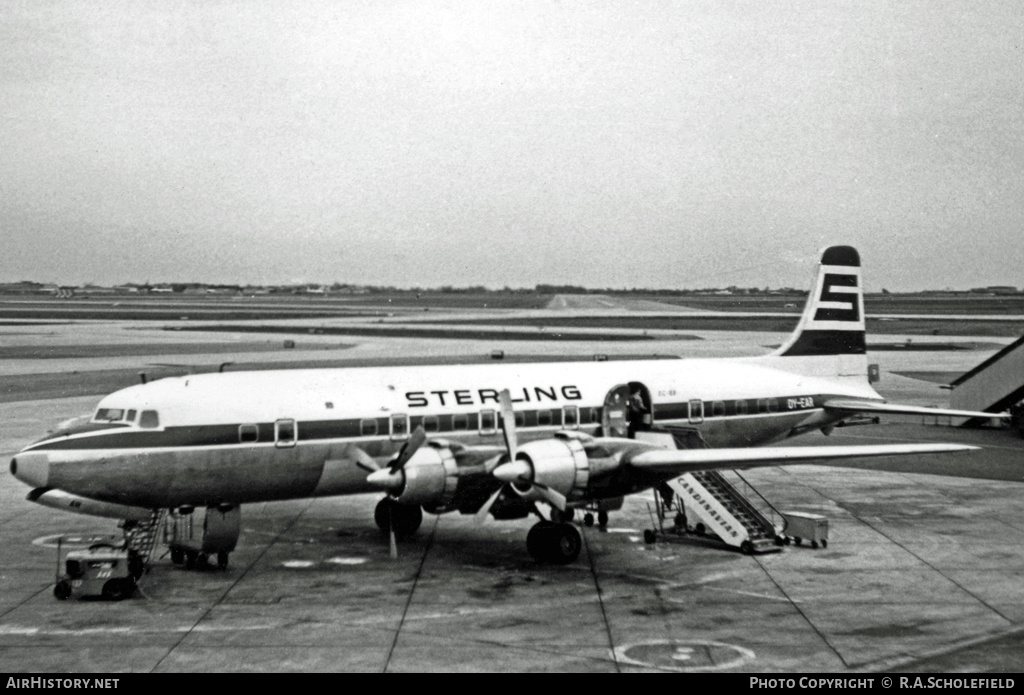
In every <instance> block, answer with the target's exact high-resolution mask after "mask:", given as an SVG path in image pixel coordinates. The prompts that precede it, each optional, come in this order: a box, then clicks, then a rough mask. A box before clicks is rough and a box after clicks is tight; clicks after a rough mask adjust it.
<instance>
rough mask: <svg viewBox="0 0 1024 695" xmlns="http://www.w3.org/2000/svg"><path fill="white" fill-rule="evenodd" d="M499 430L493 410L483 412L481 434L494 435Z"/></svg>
mask: <svg viewBox="0 0 1024 695" xmlns="http://www.w3.org/2000/svg"><path fill="white" fill-rule="evenodd" d="M496 431H497V430H496V429H495V418H494V411H493V410H481V411H480V434H494V433H495V432H496Z"/></svg>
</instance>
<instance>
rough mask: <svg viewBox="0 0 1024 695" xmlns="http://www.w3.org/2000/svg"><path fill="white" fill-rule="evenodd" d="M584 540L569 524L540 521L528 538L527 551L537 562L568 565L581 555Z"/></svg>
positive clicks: (531, 530)
mask: <svg viewBox="0 0 1024 695" xmlns="http://www.w3.org/2000/svg"><path fill="white" fill-rule="evenodd" d="M582 548H583V538H582V537H581V536H580V532H579V531H577V530H576V527H575V526H573V525H572V524H568V523H558V522H554V521H539V522H537V523H536V524H534V525H533V528H531V529H530V533H529V534H527V536H526V550H527V551H528V552H529V553H530V556H531V557H532V558H533V559H534V560H536V561H537V562H550V563H553V564H556V565H567V564H569V563H570V562H572V561H574V560H575V559H576V558H577V557H579V555H580V550H581V549H582Z"/></svg>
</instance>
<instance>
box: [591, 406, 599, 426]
mask: <svg viewBox="0 0 1024 695" xmlns="http://www.w3.org/2000/svg"><path fill="white" fill-rule="evenodd" d="M599 422H601V409H600V408H591V409H590V424H591V425H596V424H597V423H599Z"/></svg>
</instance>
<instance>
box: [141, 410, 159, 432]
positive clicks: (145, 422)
mask: <svg viewBox="0 0 1024 695" xmlns="http://www.w3.org/2000/svg"><path fill="white" fill-rule="evenodd" d="M159 426H160V416H159V415H157V413H156V411H155V410H143V411H142V414H141V415H140V416H139V427H145V428H147V429H153V428H156V427H159Z"/></svg>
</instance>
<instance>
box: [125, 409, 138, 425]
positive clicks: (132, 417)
mask: <svg viewBox="0 0 1024 695" xmlns="http://www.w3.org/2000/svg"><path fill="white" fill-rule="evenodd" d="M135 415H136V412H135V411H134V410H129V411H128V414H127V415H126V416H125V418H124V419H125V420H127V421H128V422H135Z"/></svg>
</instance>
